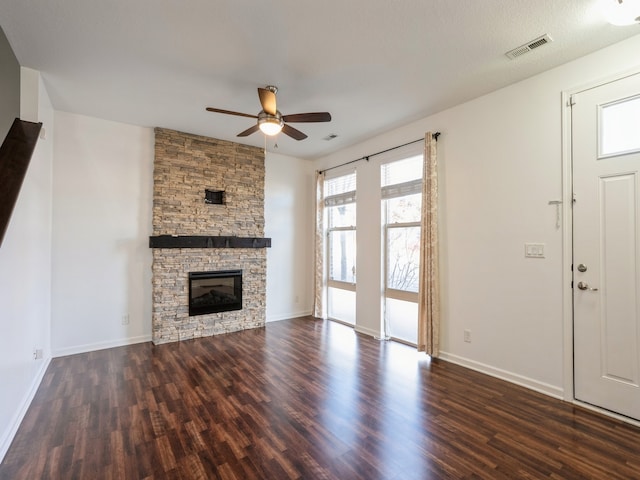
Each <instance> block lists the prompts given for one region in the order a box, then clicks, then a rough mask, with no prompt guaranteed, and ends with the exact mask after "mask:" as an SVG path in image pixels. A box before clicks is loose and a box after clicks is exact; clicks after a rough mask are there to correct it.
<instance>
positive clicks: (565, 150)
mask: <svg viewBox="0 0 640 480" xmlns="http://www.w3.org/2000/svg"><path fill="white" fill-rule="evenodd" d="M638 74H640V66H636V67H634V68H633V69H629V70H625V71H622V72H618V73H616V74H613V75H607V76H605V77H601V78H600V79H596V80H592V81H590V82H588V83H585V84H583V85H580V86H576V87H573V88H571V89H568V90H563V91H562V92H561V112H562V125H561V129H562V133H561V135H562V137H561V144H562V218H563V222H562V319H563V321H562V323H563V325H562V334H563V349H562V350H563V352H562V358H563V366H562V377H563V382H562V387H563V391H564V393H563V397H564V400H565V401H567V402H572V403H575V404H578V405H582V406H584V407H586V408H589V409H590V410H595V411H598V412H600V413H604V414H606V415H609V416H612V417H615V418H618V419H620V420H623V421H627V422H629V423H633V424H636V425H638V422H636V421H634V420H632V419H630V418H629V417H625V416H622V415H618V414H616V413H614V412H610V411H608V410H605V409H601V408H599V407H595V406H593V405H589V404H585V403H583V402H580V401H579V400H576V398H575V396H574V391H573V386H574V381H573V380H574V374H573V367H574V365H573V289H572V288H571V281H572V278H573V273H572V271H571V264H572V262H573V209H572V204H573V156H572V145H571V127H572V123H571V105H570V104H569V102H570V99H571V96H572V95H577V94H578V93H580V92H584V91H585V90H590V89H592V88H597V87H600V86H602V85H605V84H607V83H612V82H615V81H617V80H622V79H623V78H626V77H630V76H633V75H638Z"/></svg>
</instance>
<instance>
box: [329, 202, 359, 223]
mask: <svg viewBox="0 0 640 480" xmlns="http://www.w3.org/2000/svg"><path fill="white" fill-rule="evenodd" d="M327 224H328V225H329V228H335V227H354V226H355V225H356V204H355V203H349V204H347V205H339V206H337V207H329V208H327Z"/></svg>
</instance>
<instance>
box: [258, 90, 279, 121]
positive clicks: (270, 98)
mask: <svg viewBox="0 0 640 480" xmlns="http://www.w3.org/2000/svg"><path fill="white" fill-rule="evenodd" d="M258 96H259V97H260V104H261V105H262V110H264V111H265V113H268V114H269V115H275V114H276V112H277V109H276V94H275V93H273V92H272V91H271V90H267V89H266V88H258Z"/></svg>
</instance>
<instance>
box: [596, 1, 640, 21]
mask: <svg viewBox="0 0 640 480" xmlns="http://www.w3.org/2000/svg"><path fill="white" fill-rule="evenodd" d="M600 4H601V7H602V13H603V14H604V17H605V18H606V20H607V22H609V23H610V24H611V25H617V26H624V25H633V24H634V23H639V22H640V0H601V2H600Z"/></svg>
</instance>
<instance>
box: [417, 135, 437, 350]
mask: <svg viewBox="0 0 640 480" xmlns="http://www.w3.org/2000/svg"><path fill="white" fill-rule="evenodd" d="M437 170H438V162H437V159H436V139H435V138H433V135H432V134H431V132H427V133H426V134H425V137H424V170H423V178H424V180H423V182H422V218H421V225H420V228H421V230H420V234H421V236H420V238H421V241H420V243H421V245H420V286H419V292H418V351H420V352H425V353H426V354H427V355H431V356H432V357H437V356H438V354H439V351H440V280H439V273H438V171H437Z"/></svg>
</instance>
